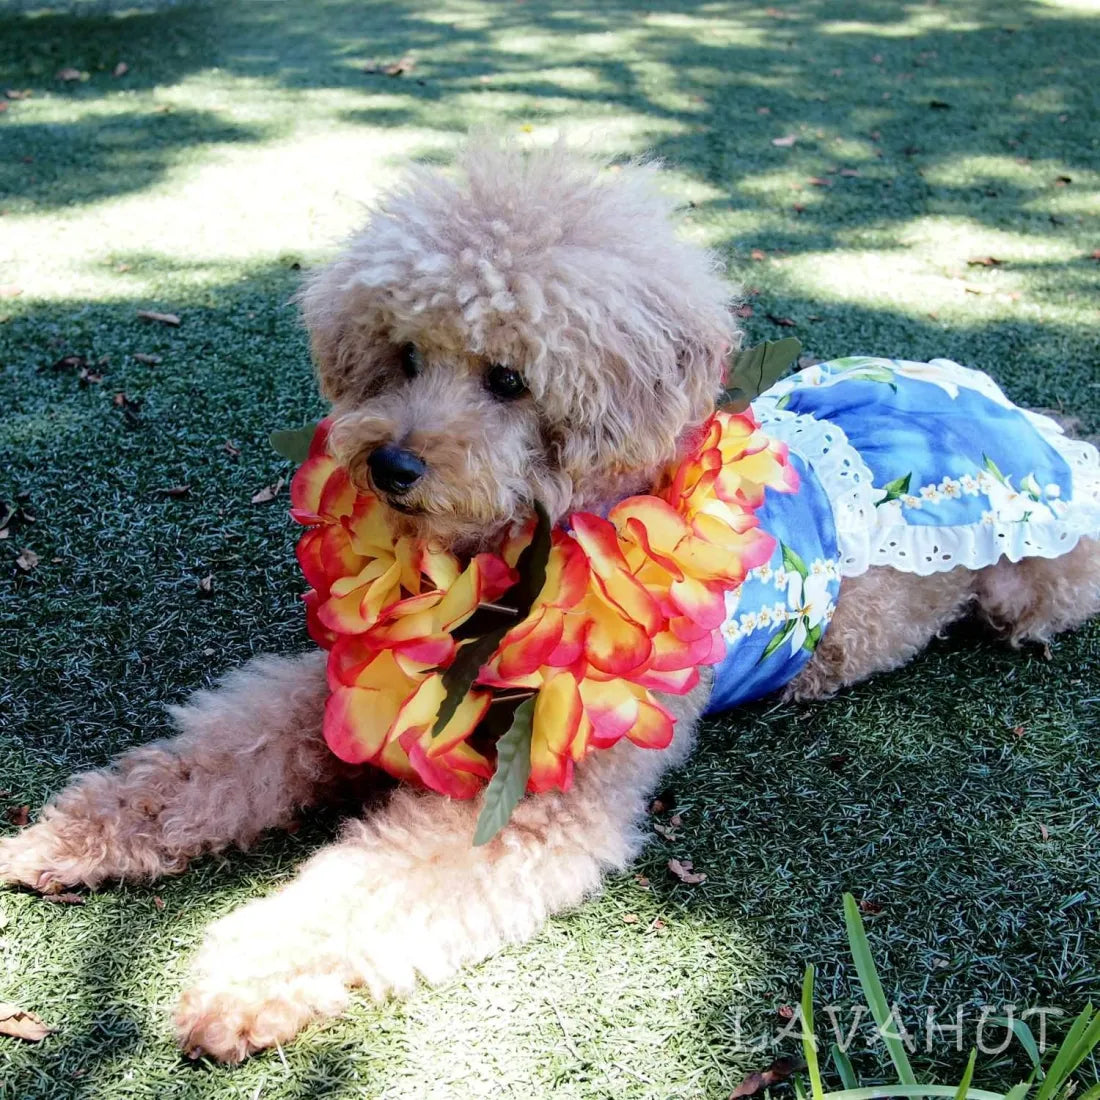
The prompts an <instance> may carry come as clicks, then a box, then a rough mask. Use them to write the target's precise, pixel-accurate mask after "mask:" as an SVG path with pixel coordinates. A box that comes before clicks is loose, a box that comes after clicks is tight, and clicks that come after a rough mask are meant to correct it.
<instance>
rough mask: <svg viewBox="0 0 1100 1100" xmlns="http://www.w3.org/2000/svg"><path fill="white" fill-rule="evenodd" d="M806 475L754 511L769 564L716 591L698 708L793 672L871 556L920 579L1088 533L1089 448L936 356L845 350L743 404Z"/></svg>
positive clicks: (1041, 551) (1046, 553)
mask: <svg viewBox="0 0 1100 1100" xmlns="http://www.w3.org/2000/svg"><path fill="white" fill-rule="evenodd" d="M753 412H754V413H755V415H756V417H757V419H758V421H759V422H760V424H761V426H762V427H763V428H764V430H765V431H766V432H767V433H768V434H769V435H771V436H774V437H775V438H778V439H782V440H784V441H785V442H786V443H787V444H788V445H789V447H790V450H791V456H792V460H793V462H794V464H795V466H796V467H797V469H798V472H799V474H800V475H801V478H802V485H801V488H800V489H799V491H798V492H797V493H795V494H786V495H785V494H781V493H772V492H769V493H768V494H767V496H766V497H765V501H764V504H763V506H762V507H761V509H760V511H759V512H758V513H757V515H758V516H759V518H760V522H761V526H762V527H763V528H764V530H766V531H768V532H770V533H771V534H772V535H774V536H775V538H776V543H777V545H776V549H775V552H774V553H773V555H772V558H771V560H770V561H769V562H768V563H767V564H766V565H763V566H761V567H759V568H757V569H754V570H753V571H752V572H751V573H750V574H749V576H748V578H747V579H746V581H745V583H744V584H743V585H742V586H741V587H740V588H739V589H737V590H735V591H733V592H730V593H729V594H728V596H727V600H726V607H727V620H726V623H725V625H724V626H723V633H724V635H725V638H726V646H727V652H726V658H725V660H723V661H722V662H721V664H719V665H718V666H717V667H716V669H715V686H714V692H713V695H712V697H711V703H710V708H709V709H710V710H711V711H712V712H713V711H719V710H726V709H728V708H729V707H732V706H735V705H737V704H738V703H742V702H746V701H747V700H749V699H754V698H757V697H759V696H761V695H765V694H767V693H768V692H770V691H773V690H775V689H777V688H779V687H782V686H783V685H784V684H786V683H788V682H789V681H790V680H792V679H793V678H794V677H795V676H796V675H797V674H798V672H799V671H800V670H801V668H802V667H803V666H804V665H805V663H806V662H807V661H808V660H809V659H810V656H811V655H812V653H813V651H814V648H815V647H816V646H817V644H818V643H819V642H820V640H821V637H822V635H823V634H824V632H825V630H826V628H827V627H828V624H829V620H830V619H831V617H832V614H833V611H834V609H835V606H836V598H837V593H838V591H839V588H840V579H841V577H854V576H858V575H859V574H861V573H864V572H866V571H867V569H869V568H871V567H872V566H889V567H891V568H893V569H900V570H903V571H905V572H910V573H918V574H921V575H928V574H931V573H939V572H946V571H947V570H950V569H954V568H956V567H957V566H965V567H966V568H968V569H981V568H983V567H985V566H987V565H992V564H993V563H994V562H996V561H997V560H999V559H1000V558H1002V557H1004V558H1007V559H1008V560H1009V561H1019V560H1020V559H1021V558H1025V557H1046V558H1054V557H1058V556H1060V555H1062V554H1065V553H1067V552H1068V551H1069V550H1071V549H1073V547H1074V546H1076V545H1077V542H1078V541H1079V540H1080V539H1081V538H1084V537H1092V538H1097V537H1100V456H1098V455H1097V451H1096V448H1095V447H1093V446H1091V445H1090V444H1088V443H1085V442H1082V441H1079V440H1072V439H1069V438H1067V437H1066V436H1065V435H1064V434H1063V432H1062V430H1061V428H1060V427H1059V426H1058V425H1057V424H1056V423H1055V422H1054V421H1053V420H1051V419H1050V418H1049V417H1045V416H1040V415H1038V414H1036V413H1032V412H1028V411H1027V410H1025V409H1021V408H1018V407H1017V406H1015V405H1013V404H1012V403H1011V402H1010V401H1009V400H1008V398H1006V397H1005V395H1004V394H1003V393H1002V392H1001V390H1000V389H999V388H998V387H997V385H996V383H994V382H993V380H992V379H991V378H989V377H988V376H987V375H985V374H982V373H981V372H979V371H974V370H969V369H967V368H966V367H961V366H959V365H958V364H957V363H952V362H950V361H949V360H946V359H935V360H933V361H932V362H931V363H911V362H906V361H904V360H895V359H875V358H870V357H852V358H847V359H835V360H833V361H831V362H828V363H819V364H818V365H816V366H813V367H808V368H807V369H806V370H803V371H800V372H799V373H797V374H794V375H791V376H790V377H788V378H785V379H783V380H782V381H781V382H779V383H778V384H777V385H776V386H774V387H773V388H772V389H770V390H769V391H768V392H767V393H766V394H763V395H762V396H761V397H760V398H758V399H757V400H756V401H755V402H754V403H753Z"/></svg>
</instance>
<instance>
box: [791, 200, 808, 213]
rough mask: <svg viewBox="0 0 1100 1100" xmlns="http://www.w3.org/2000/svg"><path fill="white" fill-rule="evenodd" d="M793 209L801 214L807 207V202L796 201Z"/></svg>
mask: <svg viewBox="0 0 1100 1100" xmlns="http://www.w3.org/2000/svg"><path fill="white" fill-rule="evenodd" d="M793 209H794V212H795V213H796V214H801V213H802V212H803V211H804V210H805V209H806V204H805V203H804V202H796V203H795V204H794V207H793Z"/></svg>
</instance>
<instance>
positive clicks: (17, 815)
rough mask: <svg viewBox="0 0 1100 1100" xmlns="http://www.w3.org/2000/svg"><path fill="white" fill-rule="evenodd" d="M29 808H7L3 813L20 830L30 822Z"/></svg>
mask: <svg viewBox="0 0 1100 1100" xmlns="http://www.w3.org/2000/svg"><path fill="white" fill-rule="evenodd" d="M30 814H31V808H30V806H9V807H8V808H7V809H6V810H5V811H4V816H5V817H6V818H7V819H8V821H9V822H11V824H12V825H14V826H16V828H19V829H22V828H23V826H24V825H26V824H27V822H28V821H30V819H31V817H30Z"/></svg>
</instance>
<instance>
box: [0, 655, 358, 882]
mask: <svg viewBox="0 0 1100 1100" xmlns="http://www.w3.org/2000/svg"><path fill="white" fill-rule="evenodd" d="M326 690H327V689H326V684H325V671H324V655H323V654H321V653H314V654H310V655H308V656H306V657H300V658H262V659H260V660H257V661H253V662H252V663H251V664H250V665H247V666H245V668H243V669H242V670H241V671H240V672H238V673H236V674H235V675H234V676H232V677H230V679H229V680H228V681H227V682H226V683H225V684H224V685H223V686H222V687H220V688H219V689H218V690H216V691H209V692H200V693H199V694H198V695H196V696H195V697H194V698H193V699H192V700H191V701H190V702H189V703H188V705H187V706H184V707H179V708H176V711H175V718H176V721H177V723H178V724H179V726H180V727H181V730H182V733H181V734H180V736H178V737H175V738H172V739H171V740H167V741H157V742H154V743H153V744H150V745H145V746H142V747H141V748H137V749H134V750H132V751H130V752H128V753H126V754H125V755H123V756H122V757H120V758H119V760H117V761H116V762H115V764H114V765H113V766H112V767H110V768H107V769H104V770H102V771H95V772H89V773H87V774H86V775H82V776H79V777H78V778H77V779H76V780H75V781H74V782H73V783H72V784H71V785H70V786H69V787H67V788H66V789H65V790H64V791H62V792H61V793H60V794H59V795H58V796H57V797H56V798H55V799H54V800H53V801H52V802H51V803H50V804H49V805H47V806H46V808H45V810H44V811H43V813H42V816H41V819H40V820H39V822H38V823H37V824H35V825H33V826H31V827H30V828H28V829H24V830H23V831H22V832H21V833H19V834H17V835H16V836H13V837H8V838H7V839H5V840H3V841H0V882H2V881H7V882H16V883H21V884H23V885H26V886H30V887H31V888H32V889H35V890H41V891H53V890H57V889H59V888H60V887H62V886H73V885H78V884H84V885H87V886H97V885H98V884H99V883H101V882H104V881H105V880H107V879H131V880H134V879H137V880H141V879H152V878H155V877H157V876H158V875H163V874H170V873H173V872H177V871H181V870H183V868H184V867H185V866H186V865H187V863H188V861H189V860H191V859H193V858H194V857H195V856H197V855H200V854H201V853H203V852H210V851H217V850H219V849H222V848H225V847H228V846H229V845H232V844H237V845H240V846H242V847H243V846H246V845H248V844H249V843H251V842H252V841H253V840H255V838H256V837H257V836H258V835H259V834H260V833H261V832H263V831H264V830H265V829H268V828H272V827H275V826H280V825H286V824H289V822H290V821H291V820H292V818H293V815H294V813H295V812H296V810H297V809H298V808H299V807H301V806H303V805H308V804H310V803H313V802H315V801H317V800H318V799H319V798H320V797H322V796H323V795H325V794H326V793H328V792H329V791H330V790H331V788H332V786H333V785H334V784H337V783H339V782H340V780H341V779H343V778H348V777H349V774H350V769H348V768H347V767H346V766H343V765H341V764H340V761H338V760H337V759H336V757H335V756H333V755H332V753H331V752H329V750H328V748H327V747H326V746H325V743H324V741H323V739H322V737H321V717H322V714H323V710H324V701H325V693H326Z"/></svg>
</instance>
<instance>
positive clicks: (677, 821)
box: [668, 814, 684, 829]
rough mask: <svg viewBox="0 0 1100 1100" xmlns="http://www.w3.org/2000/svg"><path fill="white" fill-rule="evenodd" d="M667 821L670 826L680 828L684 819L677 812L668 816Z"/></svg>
mask: <svg viewBox="0 0 1100 1100" xmlns="http://www.w3.org/2000/svg"><path fill="white" fill-rule="evenodd" d="M668 823H669V824H670V825H671V826H672V827H673V828H674V829H678V828H680V826H681V825H683V823H684V819H683V818H682V817H681V816H680V815H679V814H673V815H672V817H670V818H669V819H668Z"/></svg>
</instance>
